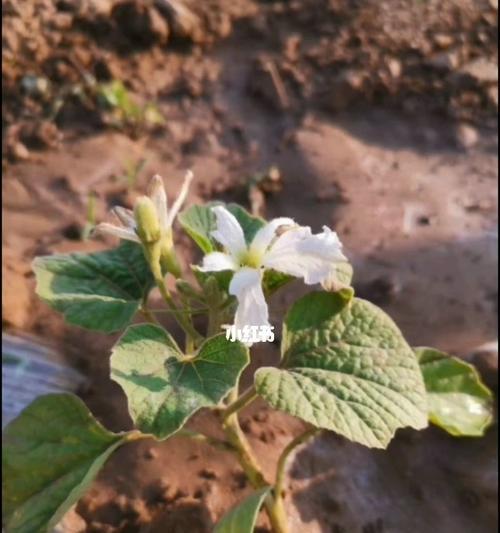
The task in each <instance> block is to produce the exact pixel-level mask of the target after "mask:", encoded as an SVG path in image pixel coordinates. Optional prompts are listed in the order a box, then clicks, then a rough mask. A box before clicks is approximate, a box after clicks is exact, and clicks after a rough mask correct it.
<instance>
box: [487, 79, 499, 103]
mask: <svg viewBox="0 0 500 533" xmlns="http://www.w3.org/2000/svg"><path fill="white" fill-rule="evenodd" d="M488 98H489V99H490V101H491V103H492V104H493V105H494V106H495V107H496V108H497V109H498V85H495V86H493V87H490V88H489V89H488Z"/></svg>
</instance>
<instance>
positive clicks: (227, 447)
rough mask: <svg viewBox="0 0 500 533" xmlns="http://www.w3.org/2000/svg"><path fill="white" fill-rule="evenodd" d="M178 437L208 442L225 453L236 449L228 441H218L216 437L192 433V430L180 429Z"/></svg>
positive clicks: (196, 432)
mask: <svg viewBox="0 0 500 533" xmlns="http://www.w3.org/2000/svg"><path fill="white" fill-rule="evenodd" d="M175 436H176V437H187V438H190V439H193V440H197V441H200V442H206V443H207V444H210V445H211V446H213V447H214V448H219V449H221V450H224V451H233V452H234V448H233V446H231V444H229V443H228V442H226V441H223V440H220V439H216V438H214V437H209V436H208V435H204V434H203V433H199V432H198V431H192V430H190V429H186V428H182V429H180V430H179V431H178V432H177V433H176V434H175Z"/></svg>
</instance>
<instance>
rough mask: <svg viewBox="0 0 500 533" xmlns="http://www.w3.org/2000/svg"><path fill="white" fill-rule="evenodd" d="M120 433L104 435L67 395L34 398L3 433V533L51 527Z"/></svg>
mask: <svg viewBox="0 0 500 533" xmlns="http://www.w3.org/2000/svg"><path fill="white" fill-rule="evenodd" d="M125 441H126V434H115V433H111V432H109V431H107V430H106V429H105V428H103V427H102V426H101V424H99V422H97V420H95V418H94V417H93V416H92V414H91V413H90V412H89V410H88V409H87V407H86V406H85V404H84V403H83V402H82V401H81V400H80V399H79V398H77V397H76V396H73V395H72V394H48V395H46V396H40V397H39V398H37V399H36V400H35V401H34V402H33V403H31V404H30V405H29V406H28V407H26V409H24V411H22V413H21V414H20V415H19V416H18V417H17V418H16V419H14V420H13V421H12V422H11V423H10V424H8V426H7V427H6V428H5V430H4V433H3V450H2V465H3V510H4V516H3V518H4V522H5V528H6V531H8V532H9V533H41V532H46V531H47V530H48V529H49V530H50V528H52V527H54V526H55V525H56V524H57V523H58V522H59V521H60V520H61V518H62V517H63V515H64V514H65V513H66V512H67V511H68V509H69V508H70V507H71V506H72V505H73V504H74V503H75V502H76V501H77V500H78V499H79V498H80V497H81V496H82V494H83V493H84V492H85V490H86V489H87V488H88V487H89V485H90V483H91V482H92V480H93V479H94V478H95V476H96V474H97V472H98V471H99V469H100V468H101V467H102V465H103V464H104V463H105V461H106V460H107V459H108V457H109V456H110V455H111V453H112V452H113V451H114V450H116V448H118V447H119V446H120V445H121V444H123V443H124V442H125Z"/></svg>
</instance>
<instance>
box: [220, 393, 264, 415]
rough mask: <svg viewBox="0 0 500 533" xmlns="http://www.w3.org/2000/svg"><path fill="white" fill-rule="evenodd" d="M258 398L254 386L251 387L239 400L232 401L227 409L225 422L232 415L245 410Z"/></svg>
mask: <svg viewBox="0 0 500 533" xmlns="http://www.w3.org/2000/svg"><path fill="white" fill-rule="evenodd" d="M256 397H257V391H256V390H255V387H254V386H251V387H249V388H248V389H247V390H246V391H245V392H243V393H242V394H241V395H240V396H239V397H238V398H236V399H235V400H234V401H232V402H231V403H230V404H229V405H228V406H227V407H226V409H225V411H224V415H223V420H226V419H228V418H229V417H230V416H231V415H232V414H234V413H236V412H237V411H239V410H240V409H243V408H244V407H246V406H247V405H248V404H250V403H251V402H253V401H254V400H255V398H256Z"/></svg>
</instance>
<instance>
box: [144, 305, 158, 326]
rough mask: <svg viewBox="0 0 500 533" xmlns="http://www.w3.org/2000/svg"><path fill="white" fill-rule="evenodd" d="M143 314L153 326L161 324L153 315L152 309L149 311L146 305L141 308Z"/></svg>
mask: <svg viewBox="0 0 500 533" xmlns="http://www.w3.org/2000/svg"><path fill="white" fill-rule="evenodd" d="M141 313H142V314H143V315H144V316H145V317H146V319H147V320H148V321H149V322H151V323H152V324H159V322H158V320H157V318H156V317H155V315H154V314H153V313H152V311H151V310H150V309H148V308H147V307H146V306H145V305H143V306H142V307H141Z"/></svg>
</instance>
